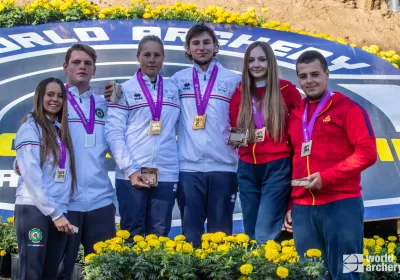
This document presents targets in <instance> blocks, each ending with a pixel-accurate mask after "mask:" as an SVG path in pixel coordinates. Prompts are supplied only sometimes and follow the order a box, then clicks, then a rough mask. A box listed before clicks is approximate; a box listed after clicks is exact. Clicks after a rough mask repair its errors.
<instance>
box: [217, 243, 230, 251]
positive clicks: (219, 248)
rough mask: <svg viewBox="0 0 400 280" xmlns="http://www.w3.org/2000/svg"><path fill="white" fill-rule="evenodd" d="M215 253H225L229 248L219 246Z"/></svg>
mask: <svg viewBox="0 0 400 280" xmlns="http://www.w3.org/2000/svg"><path fill="white" fill-rule="evenodd" d="M217 251H218V253H227V252H228V251H229V247H228V246H227V245H219V246H218V248H217Z"/></svg>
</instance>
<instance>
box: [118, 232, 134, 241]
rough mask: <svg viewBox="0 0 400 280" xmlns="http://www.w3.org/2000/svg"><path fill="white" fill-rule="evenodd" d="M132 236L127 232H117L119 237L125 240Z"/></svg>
mask: <svg viewBox="0 0 400 280" xmlns="http://www.w3.org/2000/svg"><path fill="white" fill-rule="evenodd" d="M130 236H131V234H130V232H129V231H127V230H119V231H117V237H121V238H122V239H124V240H126V239H128V238H129V237H130Z"/></svg>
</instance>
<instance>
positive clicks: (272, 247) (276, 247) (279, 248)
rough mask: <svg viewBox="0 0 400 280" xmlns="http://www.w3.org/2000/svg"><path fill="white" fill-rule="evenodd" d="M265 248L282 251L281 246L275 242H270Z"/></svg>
mask: <svg viewBox="0 0 400 280" xmlns="http://www.w3.org/2000/svg"><path fill="white" fill-rule="evenodd" d="M265 248H267V249H276V250H278V251H280V250H281V245H279V244H278V243H276V242H275V241H274V240H268V241H267V243H266V245H265Z"/></svg>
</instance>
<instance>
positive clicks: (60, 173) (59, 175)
mask: <svg viewBox="0 0 400 280" xmlns="http://www.w3.org/2000/svg"><path fill="white" fill-rule="evenodd" d="M66 173H67V171H66V169H65V168H59V167H57V170H56V175H55V177H54V182H57V183H64V182H65V175H66Z"/></svg>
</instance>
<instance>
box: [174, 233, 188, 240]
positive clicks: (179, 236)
mask: <svg viewBox="0 0 400 280" xmlns="http://www.w3.org/2000/svg"><path fill="white" fill-rule="evenodd" d="M185 239H186V238H185V236H184V235H182V234H180V235H177V236H175V238H174V241H185Z"/></svg>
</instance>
